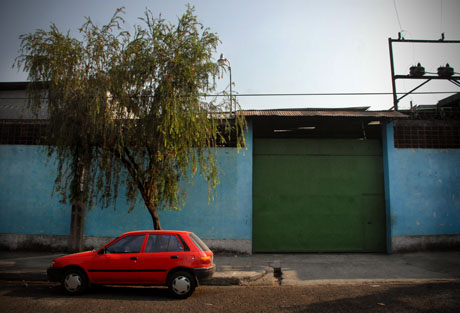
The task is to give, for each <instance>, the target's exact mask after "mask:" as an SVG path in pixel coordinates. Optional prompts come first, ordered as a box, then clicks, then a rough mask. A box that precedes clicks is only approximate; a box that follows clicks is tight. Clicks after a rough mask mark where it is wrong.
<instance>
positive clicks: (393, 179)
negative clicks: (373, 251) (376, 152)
mask: <svg viewBox="0 0 460 313" xmlns="http://www.w3.org/2000/svg"><path fill="white" fill-rule="evenodd" d="M383 137H384V138H383V139H384V140H383V145H384V167H385V200H386V206H387V218H388V221H387V223H388V224H387V232H388V234H389V237H391V236H411V235H442V234H460V149H398V148H395V147H394V133H393V123H388V124H386V125H385V128H384V136H383Z"/></svg>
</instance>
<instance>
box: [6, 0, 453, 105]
mask: <svg viewBox="0 0 460 313" xmlns="http://www.w3.org/2000/svg"><path fill="white" fill-rule="evenodd" d="M187 3H190V4H191V5H193V6H194V7H195V9H196V11H195V13H196V15H197V16H198V20H199V21H200V22H201V23H202V24H203V25H204V26H206V27H209V28H210V29H211V31H213V32H215V33H217V34H218V36H219V38H220V40H221V42H222V43H221V44H220V45H219V47H218V50H217V51H216V54H215V56H214V57H215V60H217V59H218V58H219V55H220V53H224V55H225V57H226V58H227V59H228V60H229V61H230V63H231V68H232V81H233V83H234V88H233V90H234V92H235V93H236V94H239V95H240V96H238V97H237V99H238V102H239V104H240V106H241V107H242V108H243V109H273V108H312V107H314V108H335V107H357V106H369V107H371V109H372V110H388V109H390V108H391V107H392V106H393V100H392V96H391V95H379V96H368V95H366V96H343V95H335V96H326V95H321V96H318V95H315V96H311V95H310V96H280V95H278V96H275V95H272V96H244V95H247V94H258V95H260V94H318V93H327V94H330V93H391V92H392V86H391V72H390V61H389V60H390V58H389V48H388V38H389V37H391V38H397V37H398V32H402V34H403V36H404V38H405V39H430V40H437V39H440V38H441V33H445V39H446V40H460V19H459V18H458V15H459V13H460V1H459V0H451V1H448V0H321V1H320V0H316V1H310V0H303V1H302V0H298V1H297V0H284V1H276V0H264V1H259V0H254V1H252V0H232V1H220V0H195V1H194V0H189V1H181V0H175V1H172V0H155V1H154V0H131V1H120V0H113V1H111V0H105V1H103V0H78V1H75V0H15V1H5V0H2V10H1V11H0V39H1V45H0V69H1V70H0V82H8V81H26V80H27V75H26V73H24V72H21V71H19V72H18V70H17V69H16V68H12V64H13V63H14V59H15V57H16V56H17V54H18V50H19V44H20V41H19V36H20V35H21V34H25V33H30V32H33V31H35V30H36V29H38V28H42V29H48V28H49V25H50V23H55V24H56V25H57V26H58V28H59V29H60V30H61V31H63V32H66V31H67V30H71V33H72V34H77V33H78V31H77V29H78V27H80V26H81V25H82V24H83V23H84V21H85V19H84V18H85V17H87V16H89V17H91V19H92V20H93V21H94V22H95V23H96V24H99V25H103V24H105V23H107V22H108V21H109V19H110V17H111V16H112V15H113V13H114V12H115V10H116V9H117V8H119V7H122V6H124V7H125V10H126V14H125V15H124V18H125V20H126V26H127V27H128V29H132V27H133V25H135V24H140V23H141V22H140V21H139V20H138V17H141V16H143V14H144V11H145V9H146V8H148V9H150V10H151V11H152V12H153V13H154V15H159V14H160V13H161V14H162V17H164V18H165V19H167V20H169V21H171V22H173V23H175V22H176V21H177V17H178V16H180V15H182V14H183V13H184V12H185V10H186V4H187ZM393 53H394V58H395V71H396V74H402V75H403V74H408V72H409V68H410V67H411V66H413V65H416V64H417V63H418V62H420V63H421V64H422V65H423V66H424V67H425V69H426V71H427V72H436V71H437V68H438V67H439V66H441V65H445V64H446V63H449V64H450V66H452V67H453V68H454V69H455V71H456V72H460V44H413V43H404V44H400V43H398V44H394V52H393ZM421 82H423V81H418V80H417V81H414V80H410V81H409V80H398V82H397V90H398V92H404V91H406V92H407V91H409V90H411V89H412V88H414V87H415V86H417V85H418V84H420V83H421ZM228 84H229V75H228V73H227V74H225V75H224V77H223V78H222V79H221V80H220V81H219V84H218V90H222V89H224V88H226V87H227V86H228ZM419 91H422V92H431V91H436V92H440V91H442V92H451V91H452V92H459V91H460V88H458V87H457V86H455V85H454V84H452V83H450V82H448V81H432V82H429V83H428V84H426V85H425V86H423V87H422V88H420V89H419ZM449 95H450V94H447V93H443V94H429V95H410V96H407V97H406V98H405V99H403V100H401V102H400V108H408V107H409V106H410V101H412V103H413V104H414V105H423V104H436V103H437V101H438V100H440V99H442V98H445V97H447V96H449Z"/></svg>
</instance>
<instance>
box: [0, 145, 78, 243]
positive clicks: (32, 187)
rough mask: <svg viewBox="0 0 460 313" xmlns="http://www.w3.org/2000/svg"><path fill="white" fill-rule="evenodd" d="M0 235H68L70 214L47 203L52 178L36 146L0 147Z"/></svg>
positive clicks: (51, 170)
mask: <svg viewBox="0 0 460 313" xmlns="http://www.w3.org/2000/svg"><path fill="white" fill-rule="evenodd" d="M0 173H1V174H0V233H19V234H50V235H65V234H68V233H69V221H70V210H69V209H67V208H66V207H65V206H64V205H62V204H60V203H59V201H58V199H57V197H53V199H51V192H52V187H53V183H54V179H55V177H56V171H55V168H54V166H53V164H52V163H50V164H47V157H46V154H45V153H43V152H41V151H40V147H38V146H10V145H0Z"/></svg>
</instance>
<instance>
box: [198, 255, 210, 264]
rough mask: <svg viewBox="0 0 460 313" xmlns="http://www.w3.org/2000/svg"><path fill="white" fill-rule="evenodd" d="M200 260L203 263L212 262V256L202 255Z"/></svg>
mask: <svg viewBox="0 0 460 313" xmlns="http://www.w3.org/2000/svg"><path fill="white" fill-rule="evenodd" d="M200 261H201V264H212V258H211V257H210V256H202V257H201V258H200Z"/></svg>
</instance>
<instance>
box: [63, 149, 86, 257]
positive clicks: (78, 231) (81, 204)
mask: <svg viewBox="0 0 460 313" xmlns="http://www.w3.org/2000/svg"><path fill="white" fill-rule="evenodd" d="M86 174H87V170H85V165H84V161H83V158H82V156H81V155H80V156H79V157H78V158H77V159H76V169H75V174H74V177H73V181H72V187H71V188H72V193H73V200H72V214H71V216H70V233H69V238H68V243H67V248H68V250H69V251H71V252H79V251H83V249H84V243H83V234H84V232H85V218H86V214H85V213H86V199H85V196H84V192H83V184H84V179H85V175H86Z"/></svg>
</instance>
